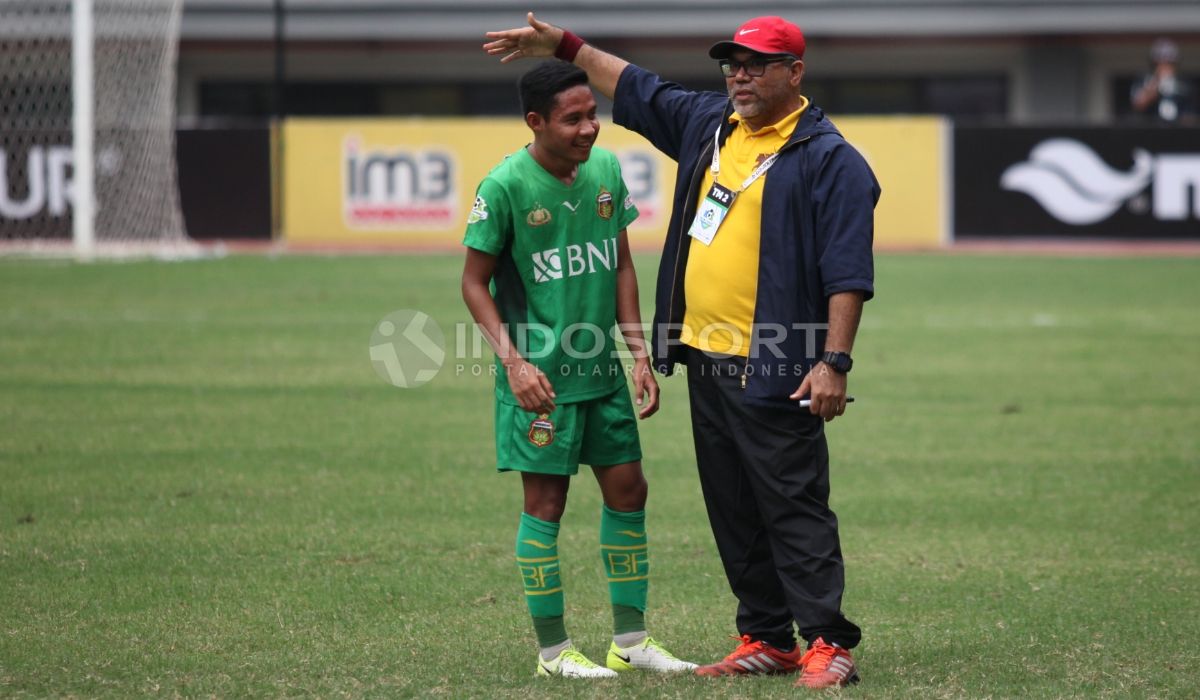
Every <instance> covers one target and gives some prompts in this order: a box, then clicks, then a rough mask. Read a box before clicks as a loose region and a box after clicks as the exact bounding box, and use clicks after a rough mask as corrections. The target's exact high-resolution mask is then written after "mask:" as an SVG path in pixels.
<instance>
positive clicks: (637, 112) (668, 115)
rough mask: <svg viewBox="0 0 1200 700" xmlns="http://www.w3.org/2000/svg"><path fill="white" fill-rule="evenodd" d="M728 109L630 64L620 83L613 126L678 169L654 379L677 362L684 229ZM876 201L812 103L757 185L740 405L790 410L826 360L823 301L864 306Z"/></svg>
mask: <svg viewBox="0 0 1200 700" xmlns="http://www.w3.org/2000/svg"><path fill="white" fill-rule="evenodd" d="M732 113H733V105H732V104H731V103H730V101H729V98H728V97H727V96H726V95H723V94H720V93H715V92H690V91H688V90H685V89H684V88H682V87H681V86H679V85H677V84H675V83H670V82H665V81H663V80H662V79H661V78H659V77H658V76H657V75H654V74H653V73H650V72H648V71H646V70H644V69H642V68H639V67H637V66H634V65H630V66H629V67H627V68H626V69H625V70H624V71H623V72H622V73H621V77H620V79H619V80H618V82H617V89H616V99H615V102H614V109H613V121H615V122H616V123H617V124H620V125H621V126H624V127H625V128H627V129H631V130H633V131H636V132H638V133H639V134H641V135H642V136H644V137H646V139H648V140H649V141H650V143H652V144H654V146H655V147H656V148H658V150H660V151H662V152H663V153H665V154H667V155H668V156H670V157H671V158H672V159H674V160H675V161H676V162H678V163H679V170H678V173H677V175H676V180H675V194H674V202H673V207H672V211H671V222H670V225H669V228H668V229H667V238H666V242H665V244H664V246H663V254H662V260H661V262H660V264H659V271H658V286H657V290H656V293H655V302H656V303H655V311H654V327H653V329H652V334H651V344H652V356H653V363H654V366H655V368H656V369H657V370H658V371H659V372H661V373H663V374H671V372H672V371H673V369H674V366H675V363H677V362H684V346H683V345H681V344H680V343H679V333H680V329H681V328H682V325H683V311H684V308H685V306H686V301H685V300H684V298H683V277H684V275H683V273H684V270H685V268H686V266H687V256H688V249H689V246H690V245H691V241H692V239H691V237H690V236H688V235H687V230H688V228H689V227H690V226H691V223H692V219H693V218H694V216H695V212H696V204H697V201H698V199H699V196H700V192H699V188H700V185H701V184H702V182H703V179H704V170H705V168H707V167H709V165H710V164H711V163H712V150H713V133H714V132H715V131H716V129H717V124H723V125H724V127H723V129H722V132H721V137H720V142H721V143H722V144H724V143H725V139H726V138H727V137H728V135H729V133H730V132H731V131H732V130H733V127H734V125H733V124H730V123H729V117H730V115H731V114H732ZM878 201H879V183H878V182H877V181H876V180H875V175H874V174H873V173H872V172H871V168H870V167H869V166H868V165H867V163H866V161H865V160H863V157H862V156H861V155H859V153H858V151H856V150H854V147H853V146H851V145H850V144H849V143H847V142H846V140H845V139H844V138H842V135H841V133H839V132H838V130H837V128H836V127H834V125H833V123H832V122H830V121H829V120H828V119H827V118H826V117H825V114H824V112H822V111H821V110H820V109H819V108H817V107H816V106H815V105H810V106H809V108H808V109H807V110H805V112H804V114H803V115H802V116H801V118H800V123H799V124H797V125H796V130H795V131H794V132H793V133H792V136H791V138H790V139H789V140H788V142H787V144H786V145H785V146H784V147H783V148H782V149H781V150H780V157H779V160H777V161H776V162H775V165H773V166H772V167H771V170H770V171H769V172H768V173H767V176H766V179H765V180H764V183H763V204H762V224H761V226H762V228H761V236H760V248H759V256H758V260H759V263H758V294H757V299H756V301H755V306H754V331H753V337H752V338H751V341H750V356H749V359H748V360H746V361H745V362H746V364H745V367H744V372H745V380H746V392H745V400H746V402H747V403H756V404H764V405H772V406H779V407H783V406H788V407H795V402H793V401H790V400H789V399H788V398H787V397H788V395H789V394H791V393H792V392H793V391H795V390H796V387H798V386H800V381H801V380H802V379H803V377H804V374H806V373H807V372H808V371H809V370H810V369H811V368H812V366H813V365H815V364H816V363H817V362H818V361H819V360H820V357H821V353H822V352H823V348H824V345H825V329H826V327H827V325H828V322H829V303H828V298H829V296H831V295H833V294H836V293H838V292H846V291H853V290H858V291H862V292H864V293H865V296H866V298H867V299H870V298H871V297H872V296H873V295H874V277H875V274H874V265H873V260H872V256H871V241H872V238H873V236H874V225H875V223H874V222H875V215H874V210H875V203H876V202H878ZM700 245H703V244H700ZM738 361H739V362H741V361H742V360H740V359H739V360H738Z"/></svg>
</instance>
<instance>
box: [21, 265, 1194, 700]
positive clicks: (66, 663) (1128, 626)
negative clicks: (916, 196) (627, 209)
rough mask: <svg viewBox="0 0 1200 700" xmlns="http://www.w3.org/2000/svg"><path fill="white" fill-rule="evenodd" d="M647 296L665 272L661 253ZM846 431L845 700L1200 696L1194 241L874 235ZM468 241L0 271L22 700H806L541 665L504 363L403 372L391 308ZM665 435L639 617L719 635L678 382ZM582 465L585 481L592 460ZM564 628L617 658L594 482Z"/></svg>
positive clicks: (840, 490)
mask: <svg viewBox="0 0 1200 700" xmlns="http://www.w3.org/2000/svg"><path fill="white" fill-rule="evenodd" d="M638 262H639V266H640V271H641V279H642V286H643V297H644V301H647V300H648V299H649V298H650V296H651V294H650V290H649V287H650V284H651V280H652V272H651V271H652V269H653V266H654V264H655V260H653V259H651V258H650V257H641V258H639V260H638ZM877 268H878V269H877V274H878V280H877V281H878V289H879V297H878V299H876V300H875V301H872V302H871V303H870V304H869V305H868V307H867V311H866V317H865V320H864V323H863V328H862V331H861V333H860V335H859V344H858V347H857V349H856V352H855V359H856V365H855V371H854V373H853V374H852V375H851V387H852V391H853V393H855V394H856V395H857V396H858V397H859V398H860V401H859V402H858V403H856V404H855V405H854V406H852V407H851V409H850V411H849V412H848V415H847V416H846V417H845V418H844V419H840V420H838V421H837V422H835V423H833V424H832V425H831V426H830V436H831V437H830V439H831V444H832V451H833V458H834V465H833V501H834V507H835V509H836V510H837V511H838V514H839V517H840V520H841V524H842V538H843V549H844V551H845V554H846V560H847V578H848V588H847V592H846V599H845V609H846V612H847V613H848V614H849V615H850V616H851V617H852V618H853V619H854V620H856V621H857V622H859V623H860V624H861V625H862V626H863V628H864V632H865V639H864V642H863V644H862V646H860V647H859V649H858V650H857V652H856V657H857V659H858V662H859V664H860V666H861V669H862V673H863V677H864V683H863V684H862V685H860V686H858V687H856V688H853V689H848V690H846V691H844V692H843V694H844V695H846V696H848V697H864V698H910V697H971V698H975V697H997V698H999V697H1081V698H1083V697H1087V698H1091V697H1164V698H1165V697H1178V698H1190V697H1195V696H1197V694H1200V652H1198V651H1197V645H1198V644H1200V615H1197V610H1198V608H1197V601H1200V429H1198V426H1200V400H1198V398H1197V397H1200V363H1198V360H1200V352H1198V348H1200V312H1198V311H1197V309H1198V308H1200V260H1196V259H1175V260H1171V259H1131V260H1121V259H1096V258H1092V259H1053V258H1023V257H974V256H942V255H929V256H919V255H901V256H892V255H888V256H881V257H880V258H879V259H878V260H877ZM459 269H460V261H459V259H458V257H457V256H455V257H437V256H431V257H377V258H368V257H359V258H314V257H300V258H280V259H272V258H266V257H234V258H229V259H225V260H220V261H209V262H198V263H182V264H149V263H146V264H141V263H137V264H97V265H91V266H77V265H73V264H51V263H41V262H14V261H4V262H0V295H2V296H0V299H2V301H0V426H2V428H0V696H4V697H43V696H56V697H57V696H88V697H92V696H121V697H127V696H146V695H149V696H170V695H182V696H210V695H215V696H222V697H243V696H282V695H305V696H321V697H330V696H350V697H363V696H370V697H380V696H444V697H455V698H458V697H478V698H490V697H521V698H527V697H545V696H550V695H563V696H581V697H612V696H626V695H629V696H643V697H678V698H692V697H706V696H707V697H795V696H796V695H797V691H794V690H793V689H792V687H791V685H790V681H789V680H788V679H782V678H765V679H738V680H732V681H717V682H711V681H702V680H700V679H694V678H669V679H663V678H652V677H644V676H634V677H623V678H621V679H619V680H618V681H615V682H608V683H602V684H584V683H578V682H576V683H567V682H556V681H538V680H536V679H534V678H533V677H532V671H533V659H534V644H533V641H532V630H531V626H530V624H529V621H528V618H527V616H526V614H525V611H524V603H523V601H522V599H521V596H520V590H519V581H518V578H517V575H516V572H515V566H514V564H513V561H512V540H513V534H514V532H515V527H516V520H517V515H518V513H519V510H520V503H521V501H520V487H519V482H518V479H517V478H516V477H515V476H513V475H498V474H496V473H494V471H493V453H492V442H491V440H492V430H491V400H490V380H489V379H487V378H476V377H472V376H470V373H466V374H464V375H463V376H455V372H454V371H453V370H452V368H447V369H446V370H443V372H442V374H441V375H439V376H438V377H437V378H436V379H435V380H434V381H433V382H432V383H430V384H428V385H426V386H424V387H421V388H419V389H414V390H407V391H403V390H398V389H395V388H392V387H391V386H389V385H387V384H385V383H383V382H382V381H381V380H379V379H378V378H377V377H376V375H375V373H374V371H373V369H372V367H371V364H370V361H369V359H368V345H369V340H370V336H371V332H372V330H373V329H374V327H375V324H376V322H377V321H378V320H379V319H380V318H382V317H383V316H384V315H386V314H387V313H389V312H391V311H394V310H397V309H403V308H413V309H421V310H424V311H426V312H428V313H429V314H431V315H432V316H433V317H434V318H435V319H437V320H438V321H439V322H440V324H441V326H442V327H443V328H444V329H446V330H447V331H450V330H451V329H452V327H453V324H454V323H456V322H458V321H462V320H465V318H466V314H465V310H464V309H463V308H462V304H461V302H460V301H459V297H458V273H459ZM662 384H663V388H664V408H663V411H662V413H661V414H660V415H659V416H657V417H655V418H654V419H652V420H651V421H649V422H646V423H644V424H643V443H644V447H645V451H646V459H645V467H646V471H647V474H648V478H649V480H650V489H651V490H650V505H649V511H648V512H649V527H650V532H651V533H652V534H651V538H652V543H653V544H652V552H653V569H654V580H653V584H652V589H651V610H650V617H649V619H650V622H651V627H652V631H653V633H654V634H655V635H656V636H657V637H659V638H660V639H662V640H663V641H665V642H666V643H667V644H668V645H669V646H670V648H672V649H673V650H674V651H676V652H677V653H678V654H679V655H680V656H683V657H686V658H689V659H694V660H699V661H709V660H714V659H717V658H719V657H721V656H723V655H724V654H725V653H727V652H728V651H729V650H730V649H731V648H732V640H730V639H729V638H728V636H727V635H729V634H733V633H734V624H733V610H734V603H733V600H732V598H731V596H730V595H729V593H728V590H727V587H726V584H725V582H724V578H723V576H722V573H721V569H720V565H719V563H718V560H717V556H716V553H715V549H714V546H713V543H712V538H711V535H710V533H709V531H708V525H707V521H706V519H705V516H704V510H703V506H702V503H701V499H700V495H699V488H698V485H697V482H696V477H695V474H694V465H693V462H692V450H691V445H690V440H689V439H688V435H689V432H688V423H687V408H686V405H687V397H686V389H685V387H684V385H683V381H682V379H680V378H678V377H676V378H670V379H665V380H663V381H662ZM585 472H586V470H585ZM576 481H577V483H576V485H575V489H574V490H573V491H572V494H571V502H570V504H569V507H568V510H567V515H566V517H565V519H564V527H563V536H562V544H561V551H562V556H563V565H564V572H565V578H566V582H567V586H568V591H567V604H568V609H569V613H568V624H569V628H570V630H571V632H572V635H573V637H574V638H575V639H576V640H577V641H578V642H579V644H580V646H581V647H582V648H583V649H584V651H585V652H587V653H589V654H591V655H593V656H601V655H602V651H603V650H604V649H605V648H606V646H607V636H608V634H609V629H608V625H609V614H608V603H607V595H606V592H605V590H604V585H603V582H602V579H601V571H600V563H599V561H598V559H599V557H598V554H597V551H596V547H595V540H596V531H597V528H598V519H599V518H598V512H599V500H598V496H597V489H596V487H595V485H594V484H593V483H591V482H592V480H591V478H590V476H588V475H587V474H586V473H585V474H583V475H581V477H580V478H579V479H577V480H576Z"/></svg>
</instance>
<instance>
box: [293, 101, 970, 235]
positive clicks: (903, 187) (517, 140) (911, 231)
mask: <svg viewBox="0 0 1200 700" xmlns="http://www.w3.org/2000/svg"><path fill="white" fill-rule="evenodd" d="M838 124H839V126H840V127H841V128H842V129H843V131H845V132H846V134H847V137H848V138H850V139H851V140H852V142H853V143H854V144H855V145H856V146H857V147H858V148H859V150H860V151H862V152H863V154H864V156H865V157H866V158H867V159H868V161H869V162H870V163H871V166H872V167H873V168H874V170H875V172H876V175H877V176H878V177H879V179H880V181H881V183H882V186H883V190H884V196H883V200H882V201H881V202H880V205H879V207H878V209H877V223H876V241H877V243H879V244H881V245H889V244H891V245H905V246H923V247H934V246H937V245H939V244H941V243H942V242H943V241H944V240H945V238H946V221H945V218H944V215H943V213H944V212H945V211H946V210H947V208H946V206H945V204H946V202H945V194H944V192H945V188H944V186H943V185H944V182H943V178H944V177H945V176H946V170H947V169H946V164H945V162H944V154H945V153H946V150H945V148H944V141H945V134H946V126H945V123H944V122H943V121H942V120H940V119H936V118H905V119H887V118H883V119H854V120H851V119H846V120H839V121H838ZM283 139H284V148H285V154H286V155H285V159H284V194H283V209H284V226H283V229H284V235H285V237H286V238H287V240H288V242H290V243H298V244H316V245H340V244H351V245H385V246H389V247H392V246H399V247H405V246H411V247H414V248H421V247H442V248H444V247H448V246H453V245H456V244H457V243H458V242H459V241H461V239H462V234H463V230H464V228H465V225H466V217H467V215H468V214H469V213H470V210H471V203H472V202H473V201H474V196H475V187H476V186H477V185H478V183H479V181H480V180H482V179H483V177H484V176H485V175H486V174H487V173H488V171H489V170H491V169H492V168H493V167H494V166H495V165H496V164H498V163H499V162H500V161H501V160H502V159H503V158H504V157H505V156H506V155H508V154H510V153H512V152H515V151H516V150H517V149H519V148H522V147H524V146H525V144H527V143H528V142H529V140H530V132H529V129H528V128H527V127H526V126H525V125H524V124H523V123H522V122H520V121H519V120H517V119H465V118H444V119H395V120H391V119H389V120H345V119H294V120H290V121H288V122H287V123H286V124H285V126H284V130H283ZM598 144H599V145H600V146H601V147H603V148H606V149H608V150H610V151H613V152H614V153H615V154H616V155H617V157H618V158H619V159H620V161H621V169H622V173H623V175H624V177H625V183H626V185H627V186H628V188H629V191H630V194H631V195H632V197H633V200H634V203H635V204H636V205H637V207H638V210H639V211H640V212H641V216H640V217H639V219H638V220H637V221H636V222H635V223H634V224H633V225H632V226H630V229H629V237H630V243H631V245H632V246H634V247H636V248H643V249H646V248H655V247H657V246H659V245H660V244H661V242H662V240H663V238H664V236H665V234H666V226H667V223H668V220H669V218H670V206H671V195H672V192H673V190H674V182H675V163H674V161H672V160H670V159H669V158H667V157H666V156H664V155H663V154H661V153H659V152H658V151H657V150H655V149H654V148H653V147H652V146H651V145H650V144H649V143H648V142H647V141H645V140H644V139H642V138H641V137H640V136H638V135H637V134H634V133H632V132H630V131H627V130H625V129H623V128H621V127H618V126H615V125H613V124H612V123H611V122H608V121H604V122H602V125H601V129H600V139H599V141H598Z"/></svg>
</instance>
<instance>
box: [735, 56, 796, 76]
mask: <svg viewBox="0 0 1200 700" xmlns="http://www.w3.org/2000/svg"><path fill="white" fill-rule="evenodd" d="M783 61H790V62H793V63H794V62H795V61H796V59H794V58H792V57H791V56H780V57H778V58H751V59H750V60H748V61H735V60H734V59H732V58H722V59H721V60H720V61H717V65H719V66H721V73H722V74H723V75H724V76H725V77H726V78H732V77H733V76H735V75H737V74H738V71H740V70H742V69H743V68H745V69H746V75H748V76H750V77H751V78H757V77H759V76H761V75H763V74H764V73H766V72H767V64H768V63H782V62H783Z"/></svg>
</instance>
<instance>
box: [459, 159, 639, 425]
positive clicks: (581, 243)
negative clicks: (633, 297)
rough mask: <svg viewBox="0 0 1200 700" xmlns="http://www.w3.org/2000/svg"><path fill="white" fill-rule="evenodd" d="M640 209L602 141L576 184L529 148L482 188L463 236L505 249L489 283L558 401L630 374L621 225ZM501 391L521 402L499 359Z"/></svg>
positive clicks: (594, 393)
mask: <svg viewBox="0 0 1200 700" xmlns="http://www.w3.org/2000/svg"><path fill="white" fill-rule="evenodd" d="M637 215H638V212H637V208H636V207H635V206H634V205H633V200H632V198H630V196H629V191H628V190H627V189H626V187H625V182H624V180H622V179H621V166H620V164H619V163H618V162H617V158H616V156H614V155H613V154H612V153H610V152H608V151H606V150H603V149H601V148H596V147H593V148H592V153H591V157H590V158H589V159H588V160H587V161H586V162H584V163H581V164H580V165H579V172H578V173H577V174H576V177H575V181H574V182H573V183H571V184H570V185H566V184H564V183H563V182H562V181H560V180H559V179H557V178H555V177H554V176H553V175H551V174H550V173H548V172H547V171H546V170H545V169H544V168H542V166H541V165H539V164H538V163H537V161H535V160H534V159H533V156H531V155H530V154H529V151H528V150H527V149H524V148H522V149H521V150H520V151H518V152H517V153H514V154H513V155H511V156H508V157H507V158H505V159H504V161H503V162H501V163H500V164H499V165H497V166H496V167H495V168H493V169H492V171H491V172H490V173H488V175H487V177H485V178H484V179H483V182H481V183H480V184H479V189H478V190H477V191H476V195H475V204H474V206H473V207H472V208H471V214H470V216H468V217H467V232H466V236H465V237H464V239H463V243H464V244H465V245H466V246H468V247H470V248H474V249H476V250H479V251H482V252H484V253H488V254H489V255H495V256H496V257H497V258H498V260H497V263H496V272H495V275H494V276H493V279H492V286H491V290H492V296H493V297H494V298H495V300H496V306H497V307H498V308H499V310H500V318H501V320H502V321H503V322H504V324H505V326H506V330H507V331H508V335H509V337H510V338H511V339H512V341H513V342H514V343H516V347H517V349H518V350H519V351H520V353H521V355H522V356H523V357H525V358H526V359H527V360H529V361H530V362H531V363H533V364H534V365H536V366H537V367H538V368H539V369H541V370H542V372H544V373H545V374H546V378H547V379H549V380H550V384H551V385H552V386H553V387H554V393H555V394H556V395H557V398H556V399H555V400H556V401H557V402H558V403H571V402H575V401H586V400H588V399H592V398H596V397H598V396H604V395H605V394H608V393H611V392H612V391H615V390H616V389H618V388H620V386H621V385H622V384H624V382H625V373H624V367H623V365H622V363H621V360H620V357H618V355H617V344H616V338H615V336H616V333H617V330H616V328H615V326H616V322H617V234H618V233H619V232H620V231H621V229H624V228H625V227H626V226H628V225H629V224H630V222H632V221H633V220H634V219H636V218H637ZM496 397H497V398H498V399H499V400H501V401H504V402H506V403H514V404H515V403H516V400H515V398H514V397H513V395H512V390H511V389H510V388H509V385H508V378H507V377H506V376H505V375H504V369H503V367H502V366H500V364H499V362H498V361H497V363H496Z"/></svg>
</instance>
